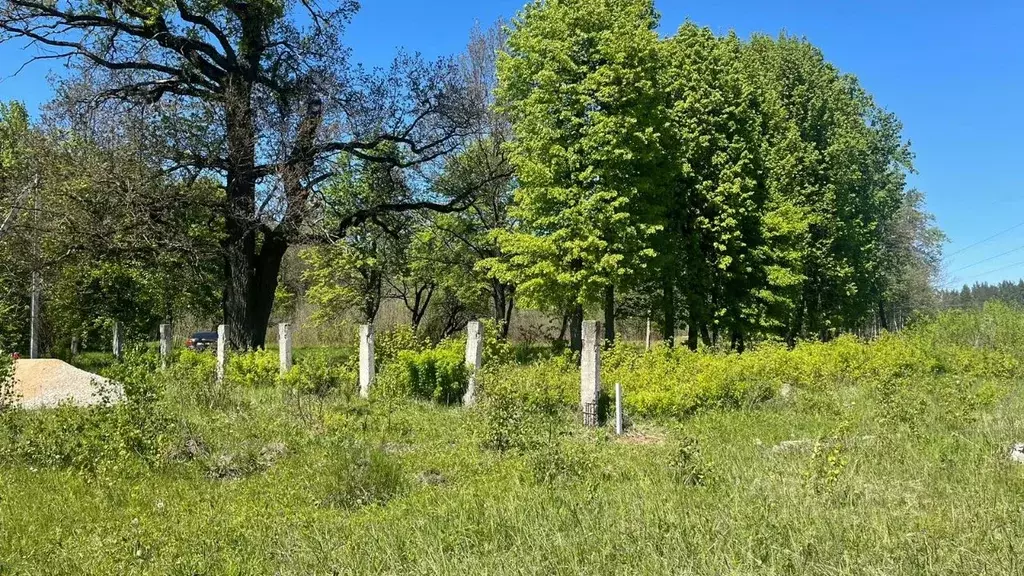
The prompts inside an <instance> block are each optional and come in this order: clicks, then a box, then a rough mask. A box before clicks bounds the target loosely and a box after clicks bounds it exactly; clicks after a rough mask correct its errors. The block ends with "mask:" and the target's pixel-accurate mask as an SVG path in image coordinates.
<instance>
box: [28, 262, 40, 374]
mask: <svg viewBox="0 0 1024 576" xmlns="http://www.w3.org/2000/svg"><path fill="white" fill-rule="evenodd" d="M42 291H43V287H42V282H41V281H40V279H39V272H33V273H32V304H31V310H30V313H31V318H30V323H29V340H28V357H29V358H31V359H33V360H35V359H36V358H39V337H40V335H41V334H40V333H41V331H40V329H39V328H40V326H39V300H40V298H41V296H42Z"/></svg>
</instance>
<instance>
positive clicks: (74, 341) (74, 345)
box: [71, 336, 79, 356]
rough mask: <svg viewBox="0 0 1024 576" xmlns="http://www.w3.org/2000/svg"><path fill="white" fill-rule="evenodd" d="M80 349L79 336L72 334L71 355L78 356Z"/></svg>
mask: <svg viewBox="0 0 1024 576" xmlns="http://www.w3.org/2000/svg"><path fill="white" fill-rule="evenodd" d="M78 349H79V345H78V336H72V337H71V355H72V356H78V352H79V350H78Z"/></svg>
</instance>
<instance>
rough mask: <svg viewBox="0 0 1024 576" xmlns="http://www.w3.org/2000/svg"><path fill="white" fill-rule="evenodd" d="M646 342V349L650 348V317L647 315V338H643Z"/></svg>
mask: <svg viewBox="0 0 1024 576" xmlns="http://www.w3.org/2000/svg"><path fill="white" fill-rule="evenodd" d="M644 341H645V342H646V344H647V349H648V350H650V349H651V317H650V316H648V317H647V338H645V340H644Z"/></svg>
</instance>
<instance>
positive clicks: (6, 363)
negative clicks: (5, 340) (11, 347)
mask: <svg viewBox="0 0 1024 576" xmlns="http://www.w3.org/2000/svg"><path fill="white" fill-rule="evenodd" d="M15 400H17V398H15V391H14V361H13V360H12V359H11V355H10V354H8V353H6V352H4V350H3V348H0V413H3V412H6V411H8V410H11V409H12V408H13V407H14V402H15Z"/></svg>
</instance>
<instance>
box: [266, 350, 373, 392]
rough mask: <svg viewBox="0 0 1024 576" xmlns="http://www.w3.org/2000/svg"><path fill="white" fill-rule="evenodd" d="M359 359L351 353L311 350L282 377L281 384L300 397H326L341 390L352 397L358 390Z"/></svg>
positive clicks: (297, 360)
mask: <svg viewBox="0 0 1024 576" xmlns="http://www.w3.org/2000/svg"><path fill="white" fill-rule="evenodd" d="M358 364H359V359H358V357H357V356H355V355H353V354H351V353H350V352H349V351H342V352H341V353H338V352H335V351H333V350H328V349H324V350H311V351H308V352H306V353H305V354H303V355H302V356H301V360H300V359H298V358H297V359H296V362H295V365H294V366H293V367H292V369H291V370H290V371H289V372H288V373H287V374H284V375H283V376H282V377H281V384H282V385H283V386H284V387H285V388H286V389H289V390H293V391H295V392H297V393H299V394H307V395H310V396H313V397H316V398H321V399H322V398H326V397H327V395H329V394H331V393H332V392H335V391H340V392H341V393H342V395H343V396H344V397H345V398H351V397H353V396H354V395H355V393H356V392H357V389H358V387H359V367H358Z"/></svg>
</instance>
